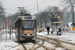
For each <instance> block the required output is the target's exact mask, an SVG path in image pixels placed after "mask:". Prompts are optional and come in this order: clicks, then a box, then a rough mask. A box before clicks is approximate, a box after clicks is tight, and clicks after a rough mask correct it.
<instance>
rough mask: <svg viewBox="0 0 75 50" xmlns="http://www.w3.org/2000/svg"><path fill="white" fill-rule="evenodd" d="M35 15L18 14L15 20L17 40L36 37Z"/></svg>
mask: <svg viewBox="0 0 75 50" xmlns="http://www.w3.org/2000/svg"><path fill="white" fill-rule="evenodd" d="M36 22H37V20H36V16H32V15H25V16H18V18H17V20H16V22H15V28H16V29H15V30H16V31H17V33H16V37H17V40H18V41H23V40H30V39H32V40H34V41H36V38H37V24H36Z"/></svg>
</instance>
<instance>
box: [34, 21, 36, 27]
mask: <svg viewBox="0 0 75 50" xmlns="http://www.w3.org/2000/svg"><path fill="white" fill-rule="evenodd" d="M34 28H36V20H34Z"/></svg>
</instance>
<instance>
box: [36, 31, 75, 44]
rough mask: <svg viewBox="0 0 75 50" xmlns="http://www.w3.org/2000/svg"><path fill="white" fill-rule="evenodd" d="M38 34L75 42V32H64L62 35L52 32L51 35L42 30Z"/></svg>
mask: <svg viewBox="0 0 75 50" xmlns="http://www.w3.org/2000/svg"><path fill="white" fill-rule="evenodd" d="M37 34H38V35H41V36H45V37H50V38H55V39H59V40H61V41H65V42H70V43H75V33H66V32H63V34H62V35H56V34H51V33H50V34H49V35H47V32H40V33H37Z"/></svg>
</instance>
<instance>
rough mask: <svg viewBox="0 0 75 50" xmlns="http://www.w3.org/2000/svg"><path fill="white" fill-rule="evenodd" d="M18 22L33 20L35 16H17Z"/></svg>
mask: <svg viewBox="0 0 75 50" xmlns="http://www.w3.org/2000/svg"><path fill="white" fill-rule="evenodd" d="M18 19H20V20H35V19H36V16H18Z"/></svg>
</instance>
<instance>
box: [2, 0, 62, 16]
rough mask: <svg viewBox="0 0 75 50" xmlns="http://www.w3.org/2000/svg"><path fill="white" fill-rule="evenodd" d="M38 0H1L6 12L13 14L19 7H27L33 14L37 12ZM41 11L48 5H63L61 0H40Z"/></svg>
mask: <svg viewBox="0 0 75 50" xmlns="http://www.w3.org/2000/svg"><path fill="white" fill-rule="evenodd" d="M36 1H37V0H1V2H2V4H3V7H4V8H5V10H6V14H7V15H8V14H13V13H15V12H17V11H18V7H25V9H27V10H28V11H29V12H31V14H34V13H36V12H37V2H36ZM38 5H39V11H42V10H44V9H45V8H47V7H48V6H59V8H60V7H61V5H62V2H61V1H60V0H38Z"/></svg>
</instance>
